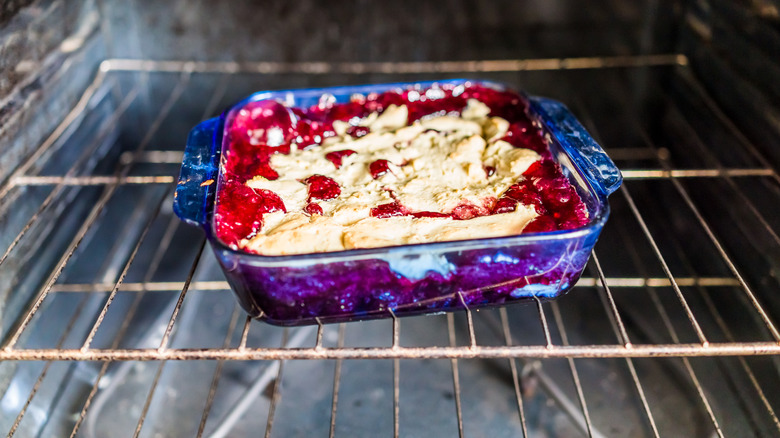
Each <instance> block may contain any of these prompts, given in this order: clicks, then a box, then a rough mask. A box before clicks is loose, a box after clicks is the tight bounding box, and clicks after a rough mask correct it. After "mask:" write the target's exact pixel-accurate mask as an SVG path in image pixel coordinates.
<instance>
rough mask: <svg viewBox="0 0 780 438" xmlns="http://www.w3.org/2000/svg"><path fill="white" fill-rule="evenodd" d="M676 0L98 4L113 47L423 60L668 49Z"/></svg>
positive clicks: (291, 58) (115, 50)
mask: <svg viewBox="0 0 780 438" xmlns="http://www.w3.org/2000/svg"><path fill="white" fill-rule="evenodd" d="M678 3H679V2H678V1H657V0H649V1H616V0H598V1H589V2H582V1H578V0H555V1H550V0H533V1H522V2H518V1H514V0H498V1H466V0H443V1H438V2H420V1H408V0H404V1H395V2H372V1H365V0H362V1H361V0H358V1H345V2H319V1H316V0H305V1H297V2H289V1H283V0H282V1H279V0H274V1H266V2H262V4H259V3H257V2H253V1H250V0H241V1H232V2H213V1H176V2H156V1H153V0H140V1H136V2H119V1H107V2H106V4H105V12H106V15H107V17H108V21H109V22H110V23H111V26H112V29H111V32H110V33H111V35H113V36H114V39H113V41H112V43H113V47H112V55H113V56H117V57H131V58H139V57H143V58H151V59H171V58H176V59H198V60H211V61H242V60H263V61H280V62H295V61H326V60H327V61H395V60H398V61H401V60H403V61H428V60H459V59H496V58H502V59H503V58H528V57H568V56H590V55H610V54H636V53H639V52H645V51H656V52H658V51H666V50H668V49H671V48H672V43H671V41H672V38H671V36H672V26H671V23H672V22H673V20H671V17H672V16H674V15H675V13H676V12H677V11H679V9H680V8H679V6H678ZM139 29H142V30H143V32H138V30H139Z"/></svg>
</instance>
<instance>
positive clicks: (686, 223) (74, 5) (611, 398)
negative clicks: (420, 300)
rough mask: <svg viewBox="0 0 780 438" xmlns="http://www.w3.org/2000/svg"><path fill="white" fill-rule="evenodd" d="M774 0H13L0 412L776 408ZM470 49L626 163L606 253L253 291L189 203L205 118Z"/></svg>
mask: <svg viewBox="0 0 780 438" xmlns="http://www.w3.org/2000/svg"><path fill="white" fill-rule="evenodd" d="M778 7H780V5H778V3H777V2H776V1H773V0H749V1H748V0H744V1H727V0H698V1H656V0H647V1H641V2H623V1H617V0H603V1H593V2H588V3H587V4H583V3H582V2H576V1H570V0H557V1H542V0H539V1H531V2H509V1H496V2H469V1H460V0H448V1H445V2H435V3H434V2H431V3H422V4H420V3H412V2H405V1H402V2H392V3H377V2H366V1H354V2H344V3H339V4H338V6H337V5H325V4H324V3H321V2H315V1H303V2H296V3H294V4H293V3H289V2H282V1H272V2H267V3H266V4H263V5H262V6H261V5H258V4H254V3H253V2H249V1H242V2H223V3H218V2H182V1H177V2H173V1H171V2H152V1H148V0H139V1H136V2H134V3H125V2H118V1H112V0H103V1H94V0H80V1H76V2H61V1H54V0H52V1H48V0H41V1H19V2H11V3H8V4H6V5H4V6H2V10H1V11H0V51H1V52H2V56H0V59H2V61H0V62H2V63H3V64H4V68H3V71H2V73H1V74H0V142H2V143H0V144H2V146H1V147H0V257H1V258H0V342H2V345H0V360H1V361H0V413H1V414H0V432H5V433H8V434H9V435H15V436H24V437H27V436H30V437H32V436H40V437H44V436H84V437H92V436H96V437H102V436H149V437H157V436H166V437H167V436H210V437H223V436H257V435H260V434H265V436H325V435H330V436H334V435H339V436H366V435H383V436H387V435H392V436H424V435H426V434H428V435H433V436H454V435H455V434H459V435H460V436H529V437H557V436H582V435H585V436H592V437H606V436H632V437H633V436H702V437H711V436H737V437H742V436H777V435H778V434H780V421H779V420H778V416H777V413H776V410H777V409H778V408H780V393H779V392H778V391H776V388H778V387H780V360H779V359H780V333H778V325H777V324H778V323H777V321H778V320H780V296H779V295H778V291H779V290H780V279H779V276H780V237H779V234H780V209H778V205H780V176H779V175H778V172H777V169H778V165H779V164H780V113H779V112H778V111H780V105H779V103H780V88H779V87H778V85H777V82H776V81H775V80H772V78H773V77H774V78H777V77H780V74H778V71H779V70H780V64H778V61H777V59H779V58H778V57H777V55H778V53H780V32H778V29H780V14H778ZM459 77H473V78H480V79H488V80H494V81H500V82H505V83H508V84H511V85H513V86H515V87H517V88H521V89H523V90H525V91H527V92H529V93H530V94H534V95H541V96H546V97H551V98H555V99H558V100H561V101H563V102H565V103H566V104H567V105H568V106H569V107H570V108H571V109H572V111H573V112H574V113H575V114H576V115H577V116H578V118H579V119H580V121H581V122H582V123H583V124H584V125H585V126H586V127H587V128H588V129H589V131H590V132H591V134H592V135H593V136H594V138H596V139H597V141H599V142H600V143H601V144H602V146H603V147H604V148H605V150H606V151H607V153H608V154H609V155H610V156H611V157H612V159H613V160H614V161H615V162H616V164H617V165H618V166H619V167H620V168H621V170H622V171H623V175H624V178H625V181H624V185H623V187H622V188H621V189H620V190H619V191H618V192H616V193H615V194H613V195H612V197H611V198H610V205H611V208H612V216H611V218H610V220H609V222H608V223H607V226H606V227H605V229H604V230H603V232H602V236H601V238H600V240H599V243H598V244H597V246H596V249H595V251H594V252H593V254H592V256H591V260H590V262H589V265H588V269H587V270H586V274H585V275H584V277H583V278H582V279H581V280H580V281H579V283H578V285H577V286H576V287H575V288H574V289H573V290H572V291H570V292H569V293H568V294H567V295H566V296H564V297H561V298H560V299H557V300H554V301H551V302H541V301H532V302H530V303H528V304H521V305H512V306H508V307H506V308H498V309H487V310H479V311H476V310H475V311H466V312H459V313H453V314H446V315H445V314H440V315H430V316H420V317H409V318H399V319H394V318H388V319H385V320H380V321H371V322H353V323H346V324H337V325H320V326H309V327H299V328H281V327H275V326H271V325H268V324H264V323H261V322H258V321H253V320H251V319H248V318H247V317H246V315H245V314H244V313H243V312H242V311H241V310H240V309H239V308H238V306H237V304H236V302H235V299H234V297H233V295H232V293H231V292H230V291H229V287H228V285H227V283H226V282H225V280H224V277H223V276H222V273H221V271H220V269H219V268H218V266H217V263H216V260H215V259H214V258H213V255H212V254H211V251H210V250H209V248H207V247H206V244H205V243H204V238H203V235H202V232H201V231H200V230H198V229H195V228H193V227H189V226H186V225H184V224H183V223H181V222H180V221H179V220H178V219H177V218H176V217H175V215H174V214H173V212H172V209H171V205H172V194H173V188H174V186H175V179H176V176H177V173H178V169H179V165H180V162H181V157H182V150H183V147H184V141H185V140H186V137H187V133H188V131H189V130H190V129H191V128H192V127H193V126H195V125H196V124H197V123H198V122H199V121H201V120H203V119H205V118H208V117H211V116H213V115H215V114H218V113H219V112H221V110H222V109H223V108H225V107H227V106H228V105H230V104H231V103H233V102H236V101H238V100H240V99H241V98H243V97H244V96H246V95H248V94H250V93H252V92H254V91H258V90H270V89H292V88H305V87H326V86H336V85H349V84H366V83H381V82H400V81H424V80H435V79H442V78H459Z"/></svg>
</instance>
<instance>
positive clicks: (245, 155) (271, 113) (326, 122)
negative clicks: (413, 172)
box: [214, 83, 588, 249]
mask: <svg viewBox="0 0 780 438" xmlns="http://www.w3.org/2000/svg"><path fill="white" fill-rule="evenodd" d="M469 99H476V100H478V101H480V102H482V103H484V104H485V105H487V107H488V108H490V114H489V116H491V117H501V118H504V119H505V120H507V121H508V122H509V123H510V126H509V129H508V131H507V134H506V135H505V136H504V137H503V138H502V140H504V141H506V142H508V143H510V144H511V145H513V146H514V147H516V148H527V149H531V150H533V151H535V152H537V153H538V154H539V155H541V157H542V158H541V160H539V161H537V162H535V163H534V164H533V165H531V166H530V167H529V168H528V170H526V172H525V173H524V174H523V176H524V178H523V179H522V180H520V181H518V182H516V183H515V184H513V185H512V186H510V187H509V188H508V189H507V190H506V191H505V192H504V193H503V194H502V195H501V196H500V197H499V198H498V199H490V200H485V202H484V203H483V205H473V204H468V203H463V204H461V205H459V206H457V207H456V208H455V209H453V210H452V212H450V213H449V214H445V213H439V212H431V211H418V212H414V211H411V210H409V209H408V208H406V207H405V206H403V205H402V204H400V203H398V202H392V203H386V204H381V205H377V206H375V207H373V208H372V209H371V211H370V215H371V216H373V217H377V218H386V217H393V216H412V217H416V218H420V217H451V218H453V219H456V220H467V219H471V218H474V217H479V216H485V215H491V214H501V213H510V212H513V211H515V209H516V208H517V205H518V203H522V204H525V205H529V206H533V207H534V209H535V210H536V212H537V214H538V216H537V217H536V219H534V220H533V221H532V222H531V223H530V224H528V226H526V228H525V229H524V230H523V233H529V232H543V231H555V230H568V229H573V228H578V227H581V226H584V225H586V224H587V222H588V214H587V210H586V208H585V205H584V204H583V202H582V200H581V199H580V197H579V195H577V192H576V190H575V189H574V187H573V186H572V185H571V183H570V182H569V181H568V180H567V179H566V177H565V176H564V175H563V173H562V172H561V168H560V166H559V165H558V164H557V163H555V161H553V158H552V155H551V154H550V151H549V148H548V146H547V143H546V141H545V140H544V138H543V136H542V133H541V131H540V129H539V128H538V127H537V126H535V125H534V123H533V122H532V120H531V119H530V118H529V117H528V114H527V107H526V104H525V102H524V100H523V99H522V98H521V97H520V95H518V94H517V93H515V92H512V91H499V90H495V89H493V88H489V87H485V86H482V85H478V84H468V83H467V84H464V85H458V86H456V85H451V84H445V85H442V86H440V87H438V86H436V87H431V88H428V89H420V88H409V89H405V90H404V89H397V90H390V91H386V92H383V93H371V94H368V95H366V96H362V95H355V96H353V97H352V98H351V100H350V101H349V102H346V103H332V102H331V103H328V99H322V100H321V103H320V104H318V105H314V106H312V107H310V108H287V107H285V106H284V105H282V104H281V103H279V102H277V101H270V100H264V101H256V102H249V103H247V104H245V105H244V106H243V107H242V108H241V109H239V110H237V111H232V112H231V114H230V116H229V117H228V119H227V120H226V124H225V126H226V129H225V135H226V138H225V142H226V143H225V146H224V155H223V162H224V167H223V172H222V175H221V179H220V184H219V188H218V196H217V203H216V208H215V213H214V220H215V223H216V233H217V237H219V239H220V240H222V241H223V242H225V243H226V244H228V245H229V246H230V247H232V248H234V249H236V248H238V243H239V242H240V241H241V240H243V239H246V238H251V237H253V236H254V235H255V234H256V233H257V232H259V230H260V229H261V228H262V224H263V216H264V215H265V214H266V213H271V212H274V211H284V212H286V211H287V210H286V208H285V206H284V202H283V201H282V199H281V198H280V197H279V196H278V195H277V194H275V193H273V192H271V191H268V190H253V189H251V188H249V187H248V186H246V185H245V184H244V183H245V182H246V181H248V180H250V179H252V178H254V177H256V176H261V177H263V178H266V179H268V180H275V179H277V178H278V177H279V174H278V173H277V172H276V171H275V170H274V169H273V168H272V167H271V164H270V163H271V156H272V155H274V154H289V153H290V152H291V151H292V149H293V148H296V149H306V148H311V147H319V145H320V144H322V142H323V141H324V140H325V139H327V138H329V137H333V136H336V135H337V134H336V132H335V130H334V128H333V122H335V121H341V122H349V123H350V126H349V127H348V128H347V130H346V135H350V136H352V137H354V138H360V137H363V136H365V135H366V134H368V133H369V132H370V131H369V129H368V128H365V127H361V126H356V125H357V123H356V122H357V121H359V119H361V118H363V117H366V116H367V115H369V114H371V113H372V112H378V113H382V112H383V111H384V110H385V109H386V108H388V107H389V106H390V105H406V106H407V108H408V110H409V111H408V119H407V124H411V123H413V122H414V121H415V120H418V119H420V118H422V117H430V116H440V115H460V114H461V112H462V111H463V109H464V108H465V107H466V104H467V101H468V100H469ZM322 102H325V103H322ZM355 153H356V152H355V151H353V150H349V149H345V150H341V151H336V152H331V153H329V154H327V155H326V158H327V159H328V160H329V161H330V162H332V163H333V165H334V166H336V168H338V167H340V166H341V165H342V162H343V160H344V159H345V158H346V157H349V156H350V155H352V154H355ZM389 170H390V169H389V166H388V162H387V161H386V160H376V161H374V162H372V163H371V164H370V166H369V171H370V173H371V175H372V177H373V178H374V179H377V178H380V177H381V176H382V175H384V174H385V173H387V172H388V171H389ZM485 172H486V174H488V176H489V175H492V174H493V172H495V169H494V168H491V167H486V168H485ZM301 182H303V183H304V184H306V185H307V188H308V193H309V201H308V203H307V205H306V207H304V209H303V211H304V212H305V213H306V214H309V215H314V214H320V215H321V214H322V212H323V210H322V207H321V206H320V205H319V203H318V202H315V201H319V202H327V200H329V199H334V198H336V197H338V196H339V195H340V194H341V188H340V187H339V185H338V183H337V182H336V181H334V180H333V179H331V178H329V177H326V176H323V175H311V176H309V177H307V178H306V179H304V180H301Z"/></svg>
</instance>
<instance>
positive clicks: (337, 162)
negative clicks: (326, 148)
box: [325, 149, 356, 169]
mask: <svg viewBox="0 0 780 438" xmlns="http://www.w3.org/2000/svg"><path fill="white" fill-rule="evenodd" d="M354 153H356V152H355V151H353V150H352V149H344V150H343V151H335V152H329V153H327V154H325V158H326V159H327V160H328V161H330V162H331V163H333V165H334V166H336V169H338V168H339V167H341V160H343V159H344V157H348V156H350V155H352V154H354Z"/></svg>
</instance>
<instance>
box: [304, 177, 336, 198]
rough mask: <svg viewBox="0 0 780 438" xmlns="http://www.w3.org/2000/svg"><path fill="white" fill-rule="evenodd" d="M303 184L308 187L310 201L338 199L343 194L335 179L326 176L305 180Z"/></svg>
mask: <svg viewBox="0 0 780 438" xmlns="http://www.w3.org/2000/svg"><path fill="white" fill-rule="evenodd" d="M303 183H304V184H306V185H307V186H308V189H309V199H323V200H327V199H333V198H336V197H338V196H339V195H340V194H341V187H339V184H338V183H337V182H336V181H334V180H333V178H329V177H327V176H324V175H312V176H310V177H308V178H306V179H305V180H303Z"/></svg>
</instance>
